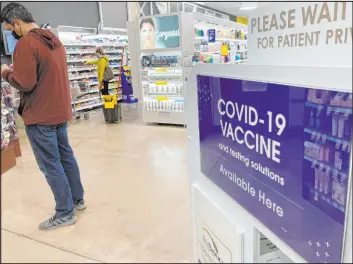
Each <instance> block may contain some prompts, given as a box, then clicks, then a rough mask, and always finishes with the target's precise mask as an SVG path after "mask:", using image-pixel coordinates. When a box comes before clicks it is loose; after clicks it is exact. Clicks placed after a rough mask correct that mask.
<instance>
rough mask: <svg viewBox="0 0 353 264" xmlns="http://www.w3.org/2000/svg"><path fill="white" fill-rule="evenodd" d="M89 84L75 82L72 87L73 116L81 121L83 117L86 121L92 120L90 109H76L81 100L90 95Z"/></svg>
mask: <svg viewBox="0 0 353 264" xmlns="http://www.w3.org/2000/svg"><path fill="white" fill-rule="evenodd" d="M88 91H89V84H88V83H87V82H78V81H74V82H73V87H71V98H72V115H73V116H74V117H75V118H76V119H80V118H81V116H83V118H84V119H85V120H88V119H89V118H90V110H91V109H90V108H85V109H84V110H81V109H79V108H77V107H76V105H77V103H79V99H80V98H82V97H84V96H86V95H88V94H89V92H88Z"/></svg>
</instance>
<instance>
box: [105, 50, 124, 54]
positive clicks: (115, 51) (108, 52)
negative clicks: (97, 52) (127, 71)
mask: <svg viewBox="0 0 353 264" xmlns="http://www.w3.org/2000/svg"><path fill="white" fill-rule="evenodd" d="M104 52H105V54H116V53H117V54H121V51H118V50H114V51H104Z"/></svg>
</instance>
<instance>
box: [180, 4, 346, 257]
mask: <svg viewBox="0 0 353 264" xmlns="http://www.w3.org/2000/svg"><path fill="white" fill-rule="evenodd" d="M326 4H327V3H323V2H322V3H318V4H317V5H318V7H317V8H318V10H320V8H322V5H326ZM309 5H312V4H310V3H308V4H304V5H303V4H302V3H301V4H300V5H298V4H297V3H292V4H290V5H286V4H282V5H281V6H277V4H276V8H273V7H269V8H268V9H266V10H265V11H263V13H261V10H259V11H258V12H257V13H256V14H254V15H253V17H250V18H249V21H250V22H249V23H253V24H250V25H252V26H253V28H252V29H251V28H249V33H250V32H252V34H253V35H252V36H249V43H248V44H249V60H248V61H249V62H251V64H252V65H246V64H244V65H217V66H215V65H212V64H201V65H197V66H196V67H195V68H194V69H193V71H192V72H191V75H190V78H189V81H188V87H187V90H186V98H188V101H187V105H186V109H187V122H186V124H187V128H188V139H189V175H190V186H191V213H192V218H193V237H194V261H195V262H201V263H204V262H205V263H211V262H212V263H222V262H223V263H224V262H228V263H229V262H232V263H239V262H240V263H241V262H245V263H290V262H294V263H305V262H309V263H340V262H344V263H351V261H352V195H351V193H352V183H351V181H352V154H351V144H352V123H351V122H352V64H351V60H350V62H349V60H348V57H347V58H346V57H345V55H346V53H345V51H348V50H351V47H352V46H351V44H352V41H351V40H350V42H347V43H346V44H344V43H343V42H342V45H341V46H339V45H333V44H332V45H328V46H326V45H327V44H326V45H324V44H323V43H325V42H326V39H325V34H326V33H327V31H328V30H331V27H330V26H328V25H327V24H322V25H320V26H316V27H315V30H316V31H320V32H321V35H320V36H322V37H320V39H319V41H320V43H321V44H320V45H317V46H316V47H314V48H311V47H310V48H309V47H304V46H302V47H296V49H295V50H294V49H293V52H295V53H296V55H297V56H299V55H300V54H301V53H302V54H305V55H306V57H303V56H301V61H300V66H299V65H298V64H299V63H298V60H297V58H293V57H292V56H291V55H290V56H288V58H286V57H284V55H285V52H292V50H291V49H287V50H285V49H278V50H277V49H276V48H273V49H262V48H261V46H260V48H258V47H259V46H258V45H257V43H258V42H257V41H258V40H260V41H259V42H260V43H261V40H263V39H265V38H267V39H271V37H272V38H273V39H274V40H277V39H279V40H281V37H283V36H284V35H285V34H296V33H297V32H298V34H303V33H302V32H305V29H303V28H302V27H300V25H301V24H300V21H301V20H300V19H301V18H300V14H302V9H304V10H305V8H308V6H309ZM329 5H330V6H329V9H330V11H333V10H334V4H333V3H331V4H329ZM347 5H348V4H347ZM324 8H325V7H324ZM283 10H286V11H288V10H294V11H291V12H292V13H295V14H296V15H297V16H295V15H292V17H293V18H296V20H295V21H292V22H291V23H292V24H293V25H298V28H295V29H291V30H289V31H286V30H284V31H281V32H280V33H279V32H277V31H275V32H269V31H267V33H264V31H263V30H262V29H263V26H257V25H255V24H256V22H257V21H265V19H263V16H266V15H267V16H269V17H271V14H281V12H282V11H283ZM341 10H342V9H341ZM343 10H347V14H344V15H342V17H343V18H345V21H340V22H335V27H337V28H345V27H349V23H350V26H351V15H352V10H351V4H350V6H347V7H346V9H343ZM348 10H350V11H348ZM252 18H255V20H252ZM257 18H258V19H257ZM349 21H350V22H349ZM328 28H329V29H328ZM258 29H260V31H261V32H257V30H258ZM306 30H309V29H306ZM310 30H311V29H310ZM289 32H290V33H289ZM304 35H305V33H304ZM308 35H309V34H308ZM279 36H280V37H279ZM328 42H329V41H328ZM333 42H334V40H333ZM274 43H276V42H274ZM274 47H276V46H274ZM277 47H278V46H277ZM252 49H254V54H256V56H255V57H252V58H250V56H252V54H253V53H252ZM255 49H256V52H255ZM316 49H318V50H316ZM320 51H321V52H320ZM343 51H344V52H343ZM322 52H324V53H325V54H326V55H327V58H330V60H326V61H325V65H322V64H320V63H318V64H317V66H315V63H316V56H318V55H319V54H323V53H322ZM331 53H333V54H331ZM269 54H271V56H272V57H269ZM279 54H280V55H279ZM347 54H348V55H351V54H352V51H350V52H347ZM279 56H280V57H279ZM350 57H351V56H350ZM350 57H349V58H350ZM257 58H258V59H259V64H262V66H260V65H256V59H257ZM317 59H318V61H320V62H321V61H322V60H321V57H320V58H319V57H317ZM272 62H274V63H273V64H274V65H273V64H272V65H271V63H272ZM264 64H267V65H264ZM288 65H291V66H288ZM305 65H307V66H305ZM329 65H334V66H333V67H331V66H329Z"/></svg>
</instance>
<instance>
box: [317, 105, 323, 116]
mask: <svg viewBox="0 0 353 264" xmlns="http://www.w3.org/2000/svg"><path fill="white" fill-rule="evenodd" d="M323 109H324V106H323V105H318V107H317V115H319V114H320V112H321V110H323Z"/></svg>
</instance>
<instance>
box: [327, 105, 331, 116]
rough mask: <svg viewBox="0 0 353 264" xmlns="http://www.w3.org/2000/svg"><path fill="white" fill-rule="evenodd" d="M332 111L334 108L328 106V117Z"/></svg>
mask: <svg viewBox="0 0 353 264" xmlns="http://www.w3.org/2000/svg"><path fill="white" fill-rule="evenodd" d="M331 111H332V107H331V106H328V107H327V112H326V114H327V115H329V114H331Z"/></svg>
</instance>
